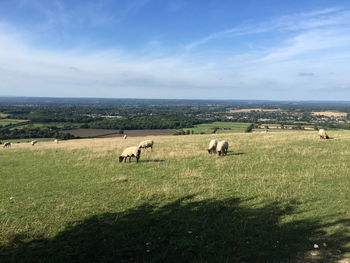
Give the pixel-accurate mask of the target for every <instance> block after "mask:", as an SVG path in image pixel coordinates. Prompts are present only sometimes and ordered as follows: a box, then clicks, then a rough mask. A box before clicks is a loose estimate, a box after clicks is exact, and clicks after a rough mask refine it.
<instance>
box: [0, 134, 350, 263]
mask: <svg viewBox="0 0 350 263" xmlns="http://www.w3.org/2000/svg"><path fill="white" fill-rule="evenodd" d="M330 136H331V137H332V139H331V140H320V139H319V138H318V136H317V132H298V133H291V132H281V133H254V134H247V133H234V134H215V135H186V136H158V137H157V136H153V137H149V138H152V139H153V140H154V141H155V145H154V149H153V151H151V150H148V151H143V152H142V154H141V159H140V162H139V163H138V164H137V163H136V162H135V160H132V162H131V163H119V162H118V155H119V154H120V153H121V152H122V150H123V149H124V148H125V147H127V146H133V145H137V144H138V143H139V141H140V140H142V138H140V137H138V138H137V137H135V138H128V139H127V140H123V139H121V138H106V139H85V140H72V141H61V142H60V143H59V144H54V143H53V142H40V143H38V144H37V145H35V146H34V147H32V146H30V144H26V143H21V144H14V145H13V146H12V147H11V148H6V149H3V148H1V149H0V167H1V170H0V262H35V261H37V260H38V259H40V260H39V261H40V262H63V261H66V262H97V261H100V262H101V261H102V262H129V261H132V262H165V261H166V262H206V261H207V262H281V261H282V262H336V261H338V260H346V258H347V259H349V253H350V233H349V226H350V198H349V196H350V180H349V179H350V165H349V157H350V148H349V146H348V145H349V144H350V132H348V131H334V132H331V133H330ZM212 138H216V139H217V140H220V139H226V140H228V142H229V152H228V154H227V156H223V157H217V156H216V155H209V154H208V153H207V152H206V148H207V146H208V143H209V140H210V139H212ZM343 262H346V261H343Z"/></svg>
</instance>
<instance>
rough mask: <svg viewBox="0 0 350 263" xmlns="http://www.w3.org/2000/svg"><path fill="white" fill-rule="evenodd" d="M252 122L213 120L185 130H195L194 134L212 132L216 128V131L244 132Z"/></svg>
mask: <svg viewBox="0 0 350 263" xmlns="http://www.w3.org/2000/svg"><path fill="white" fill-rule="evenodd" d="M249 125H250V123H245V122H211V123H203V124H199V125H195V127H194V128H188V129H184V130H193V131H194V134H200V133H202V134H203V133H204V134H211V133H213V130H214V129H215V128H218V129H217V130H216V133H218V134H220V133H234V132H244V131H245V130H246V128H247V127H248V126H249Z"/></svg>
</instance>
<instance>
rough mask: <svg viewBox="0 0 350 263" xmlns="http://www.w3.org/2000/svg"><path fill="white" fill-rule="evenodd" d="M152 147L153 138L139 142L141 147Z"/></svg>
mask: <svg viewBox="0 0 350 263" xmlns="http://www.w3.org/2000/svg"><path fill="white" fill-rule="evenodd" d="M149 147H150V148H151V149H153V140H146V141H143V142H140V144H139V148H140V149H141V148H143V149H147V148H149Z"/></svg>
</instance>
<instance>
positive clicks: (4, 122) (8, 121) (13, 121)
mask: <svg viewBox="0 0 350 263" xmlns="http://www.w3.org/2000/svg"><path fill="white" fill-rule="evenodd" d="M22 122H27V120H17V119H0V125H1V126H7V125H10V124H17V123H22Z"/></svg>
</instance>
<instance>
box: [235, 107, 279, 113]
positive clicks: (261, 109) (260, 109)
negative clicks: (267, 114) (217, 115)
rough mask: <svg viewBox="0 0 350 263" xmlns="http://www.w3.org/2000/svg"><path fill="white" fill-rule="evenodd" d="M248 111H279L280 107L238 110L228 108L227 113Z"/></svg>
mask: <svg viewBox="0 0 350 263" xmlns="http://www.w3.org/2000/svg"><path fill="white" fill-rule="evenodd" d="M250 111H280V109H263V108H253V109H239V110H229V113H239V112H250Z"/></svg>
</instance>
